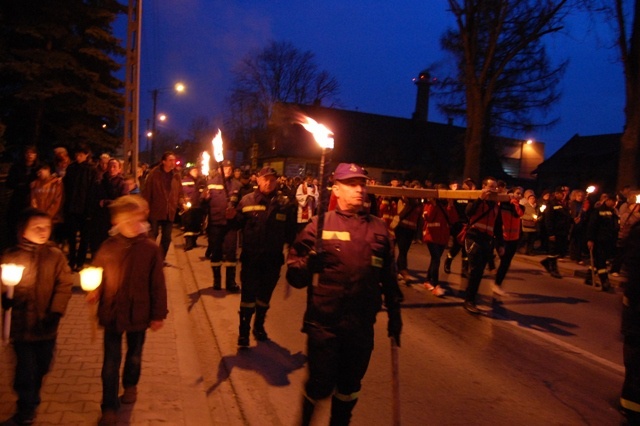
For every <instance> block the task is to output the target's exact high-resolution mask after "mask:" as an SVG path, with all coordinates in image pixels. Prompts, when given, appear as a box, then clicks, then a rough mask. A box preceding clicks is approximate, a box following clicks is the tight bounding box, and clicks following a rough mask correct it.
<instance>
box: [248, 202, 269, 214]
mask: <svg viewBox="0 0 640 426" xmlns="http://www.w3.org/2000/svg"><path fill="white" fill-rule="evenodd" d="M265 210H267V206H262V205H260V204H257V205H255V206H245V207H243V208H242V213H246V212H263V211H265Z"/></svg>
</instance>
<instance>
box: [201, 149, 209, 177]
mask: <svg viewBox="0 0 640 426" xmlns="http://www.w3.org/2000/svg"><path fill="white" fill-rule="evenodd" d="M201 156H202V161H201V162H200V172H201V173H202V176H204V177H205V178H206V177H207V176H209V160H210V159H211V156H210V155H209V153H208V152H207V151H202V154H201Z"/></svg>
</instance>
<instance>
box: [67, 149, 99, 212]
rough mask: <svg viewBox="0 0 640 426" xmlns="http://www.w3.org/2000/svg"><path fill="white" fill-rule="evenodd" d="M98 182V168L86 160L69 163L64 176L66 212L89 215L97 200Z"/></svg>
mask: <svg viewBox="0 0 640 426" xmlns="http://www.w3.org/2000/svg"><path fill="white" fill-rule="evenodd" d="M96 182H97V172H96V168H95V167H94V166H93V165H92V164H91V163H89V162H88V161H84V162H82V163H78V162H77V161H74V162H73V163H71V164H69V167H67V171H66V173H65V175H64V178H62V184H63V187H64V213H65V215H67V214H73V215H84V216H87V217H88V216H89V214H90V213H91V207H92V203H93V202H94V200H95V197H94V195H95V194H94V193H93V192H94V191H95V185H96Z"/></svg>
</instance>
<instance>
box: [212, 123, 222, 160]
mask: <svg viewBox="0 0 640 426" xmlns="http://www.w3.org/2000/svg"><path fill="white" fill-rule="evenodd" d="M211 143H212V144H213V158H215V159H216V161H217V162H218V163H221V162H222V160H224V151H223V149H222V132H221V131H220V129H218V133H217V134H216V137H214V138H213V140H212V141H211Z"/></svg>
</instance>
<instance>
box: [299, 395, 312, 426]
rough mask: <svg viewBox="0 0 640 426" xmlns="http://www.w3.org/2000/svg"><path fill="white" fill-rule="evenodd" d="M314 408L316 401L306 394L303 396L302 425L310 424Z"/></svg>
mask: <svg viewBox="0 0 640 426" xmlns="http://www.w3.org/2000/svg"><path fill="white" fill-rule="evenodd" d="M315 409H316V402H315V401H312V400H311V399H309V397H308V396H306V395H305V396H304V398H303V399H302V421H301V422H300V424H301V425H302V426H309V425H310V424H311V418H312V417H313V410H315Z"/></svg>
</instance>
